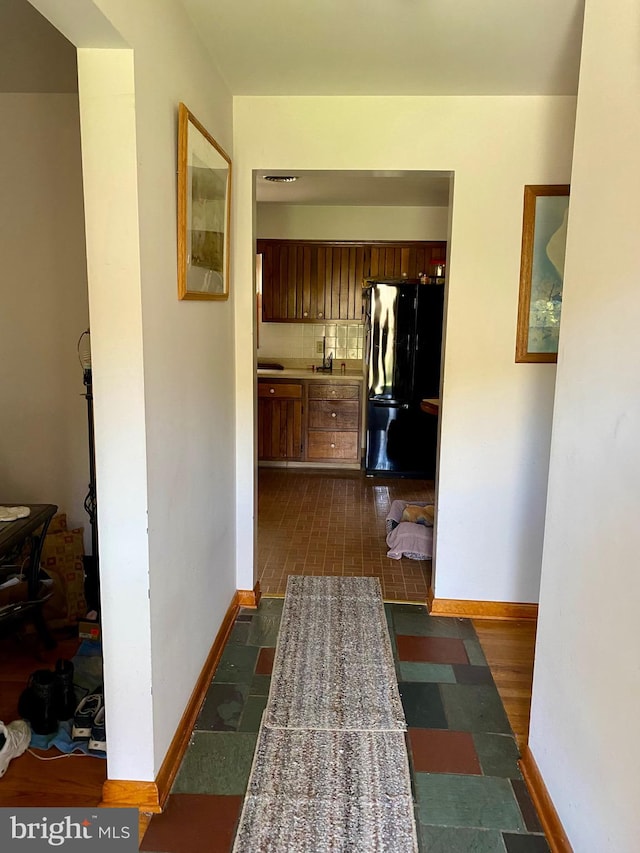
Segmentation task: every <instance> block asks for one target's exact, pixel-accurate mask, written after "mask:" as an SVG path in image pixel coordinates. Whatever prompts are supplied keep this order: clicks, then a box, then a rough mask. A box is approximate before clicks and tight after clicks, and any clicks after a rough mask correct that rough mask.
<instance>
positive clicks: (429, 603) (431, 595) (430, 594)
mask: <svg viewBox="0 0 640 853" xmlns="http://www.w3.org/2000/svg"><path fill="white" fill-rule="evenodd" d="M435 597H436V595H435V593H434V591H433V587H432V586H431V584H429V589H428V590H427V610H428V611H429V613H432V612H433V602H434V601H435Z"/></svg>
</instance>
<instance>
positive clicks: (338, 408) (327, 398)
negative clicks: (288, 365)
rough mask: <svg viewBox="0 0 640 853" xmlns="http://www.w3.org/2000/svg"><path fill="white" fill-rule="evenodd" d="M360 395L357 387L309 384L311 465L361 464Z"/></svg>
mask: <svg viewBox="0 0 640 853" xmlns="http://www.w3.org/2000/svg"><path fill="white" fill-rule="evenodd" d="M360 394H361V386H360V384H358V383H354V384H353V385H346V384H344V383H341V382H340V383H338V382H309V383H308V385H307V398H308V416H307V442H306V449H307V452H306V458H307V460H308V461H309V462H320V461H322V462H332V461H333V462H359V461H360Z"/></svg>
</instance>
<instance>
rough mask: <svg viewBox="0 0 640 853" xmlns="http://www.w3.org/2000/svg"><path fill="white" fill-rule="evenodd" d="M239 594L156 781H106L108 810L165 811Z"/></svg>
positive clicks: (104, 800) (104, 791)
mask: <svg viewBox="0 0 640 853" xmlns="http://www.w3.org/2000/svg"><path fill="white" fill-rule="evenodd" d="M240 594H241V591H236V592H235V593H234V596H233V599H232V600H231V604H230V605H229V607H228V609H227V612H226V613H225V616H224V619H223V620H222V625H221V626H220V630H219V631H218V633H217V634H216V638H215V640H214V641H213V645H212V646H211V651H210V652H209V654H208V655H207V659H206V661H205V662H204V666H203V667H202V671H201V673H200V675H199V677H198V680H197V681H196V685H195V687H194V688H193V692H192V693H191V697H190V698H189V701H188V702H187V706H186V708H185V711H184V713H183V715H182V719H181V720H180V723H179V725H178V728H177V730H176V733H175V735H174V736H173V740H172V741H171V744H170V746H169V749H168V750H167V754H166V756H165V758H164V761H163V762H162V766H161V767H160V771H159V773H158V775H157V777H156V780H155V782H136V781H130V780H127V779H107V780H106V781H105V783H104V785H103V786H102V802H101V803H100V806H102V807H106V808H117V807H129V808H131V807H135V808H138V809H139V810H140V811H141V812H147V813H151V814H159V813H160V812H162V809H163V808H164V805H165V803H166V801H167V799H168V797H169V793H170V791H171V786H172V785H173V781H174V779H175V778H176V775H177V773H178V770H179V768H180V763H181V761H182V758H183V756H184V753H185V751H186V749H187V746H188V744H189V738H190V737H191V732H192V730H193V727H194V725H195V722H196V719H197V717H198V714H199V713H200V708H201V707H202V704H203V702H204V700H205V696H206V695H207V690H208V688H209V685H210V684H211V680H212V678H213V674H214V672H215V670H216V667H217V666H218V662H219V660H220V657H221V656H222V652H223V649H224V646H225V643H226V642H227V639H228V637H229V634H230V633H231V629H232V628H233V623H234V621H235V618H236V616H237V614H238V610H239V609H240V606H241V604H240ZM250 595H251V596H252V600H253V601H256V597H257V600H258V601H259V600H260V588H259V586H258V589H257V592H256V591H254V590H251V591H250ZM243 606H245V607H252V606H253V607H257V603H256V604H253V605H251V604H249V605H243Z"/></svg>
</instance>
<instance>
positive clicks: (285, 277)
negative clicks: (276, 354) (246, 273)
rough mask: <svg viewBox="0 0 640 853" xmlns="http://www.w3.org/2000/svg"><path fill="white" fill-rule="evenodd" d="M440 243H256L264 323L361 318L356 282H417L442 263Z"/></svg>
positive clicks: (267, 241)
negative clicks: (388, 279) (371, 279)
mask: <svg viewBox="0 0 640 853" xmlns="http://www.w3.org/2000/svg"><path fill="white" fill-rule="evenodd" d="M446 245H447V244H446V243H444V242H413V243H355V242H331V243H329V242H320V241H309V240H307V241H300V240H258V243H257V251H258V253H259V254H261V255H262V319H263V321H264V322H278V323H282V322H296V323H304V322H310V323H318V322H324V321H327V320H352V321H353V320H361V319H362V300H361V291H362V281H363V279H365V278H369V277H375V278H378V277H380V278H381V277H393V278H401V277H406V278H417V277H418V275H419V274H420V273H421V272H428V269H429V264H430V263H432V262H433V261H435V260H444V259H445V256H446Z"/></svg>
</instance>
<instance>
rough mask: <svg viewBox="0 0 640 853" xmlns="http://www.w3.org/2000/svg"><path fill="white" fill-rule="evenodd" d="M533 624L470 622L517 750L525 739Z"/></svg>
mask: <svg viewBox="0 0 640 853" xmlns="http://www.w3.org/2000/svg"><path fill="white" fill-rule="evenodd" d="M536 624H537V623H536V620H534V619H522V620H499V619H474V620H473V627H474V628H475V629H476V633H477V634H478V638H479V640H480V643H481V645H482V648H483V650H484V654H485V657H486V658H487V662H488V664H489V667H490V668H491V673H492V675H493V679H494V681H495V683H496V686H497V688H498V692H499V693H500V697H501V699H502V703H503V705H504V707H505V710H506V712H507V716H508V718H509V722H510V723H511V728H512V729H513V732H514V734H515V736H516V740H517V741H518V745H519V746H520V747H522V746H523V745H524V744H526V743H527V740H528V738H529V716H530V712H531V685H532V682H533V656H534V650H535V643H536Z"/></svg>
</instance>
